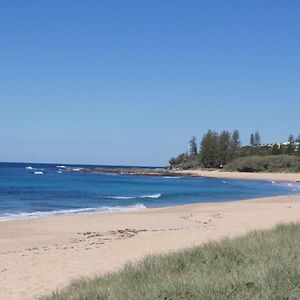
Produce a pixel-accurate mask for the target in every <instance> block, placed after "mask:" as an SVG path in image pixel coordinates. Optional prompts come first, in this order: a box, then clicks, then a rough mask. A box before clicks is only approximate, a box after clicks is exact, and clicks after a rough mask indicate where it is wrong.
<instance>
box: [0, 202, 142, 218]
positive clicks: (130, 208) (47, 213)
mask: <svg viewBox="0 0 300 300" xmlns="http://www.w3.org/2000/svg"><path fill="white" fill-rule="evenodd" d="M145 208H146V206H145V205H143V204H140V203H137V204H134V205H128V206H99V207H87V208H78V209H64V210H53V211H36V212H20V213H4V214H2V215H0V221H11V220H25V219H36V218H43V217H49V216H59V215H74V214H87V213H113V212H122V211H136V210H141V209H145Z"/></svg>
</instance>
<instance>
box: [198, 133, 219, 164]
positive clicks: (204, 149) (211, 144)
mask: <svg viewBox="0 0 300 300" xmlns="http://www.w3.org/2000/svg"><path fill="white" fill-rule="evenodd" d="M200 161H201V164H202V166H203V167H205V168H215V167H217V165H218V134H217V132H215V131H212V130H208V132H207V133H206V134H204V136H203V138H202V141H201V151H200Z"/></svg>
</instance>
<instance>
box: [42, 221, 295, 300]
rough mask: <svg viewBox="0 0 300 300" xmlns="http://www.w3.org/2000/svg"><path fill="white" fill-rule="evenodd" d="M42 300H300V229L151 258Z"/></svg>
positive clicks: (279, 228)
mask: <svg viewBox="0 0 300 300" xmlns="http://www.w3.org/2000/svg"><path fill="white" fill-rule="evenodd" d="M120 255H122V253H120ZM99 269H101V266H99ZM43 299H51V300H54V299H118V300H122V299H126V300H128V299H166V300H170V299H184V300H185V299H300V224H290V225H279V226H277V227H276V228H275V229H273V230H269V231H256V232H252V233H249V234H247V235H245V236H242V237H239V238H235V239H225V240H223V241H221V242H211V243H208V244H206V245H204V246H201V247H195V248H192V249H189V250H185V251H182V252H177V253H172V254H169V255H164V256H149V257H146V258H145V259H144V260H143V261H141V262H140V263H138V264H137V265H127V266H125V267H124V268H123V269H122V270H121V271H119V272H117V273H114V274H111V275H106V276H103V277H99V278H96V279H92V280H82V281H78V282H75V283H74V284H72V285H70V286H69V287H67V288H66V289H65V290H63V291H62V292H60V293H54V294H53V295H51V296H49V297H46V298H43Z"/></svg>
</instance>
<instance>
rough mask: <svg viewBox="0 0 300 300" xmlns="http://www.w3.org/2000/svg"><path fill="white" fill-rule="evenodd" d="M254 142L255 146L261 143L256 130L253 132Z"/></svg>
mask: <svg viewBox="0 0 300 300" xmlns="http://www.w3.org/2000/svg"><path fill="white" fill-rule="evenodd" d="M254 143H255V146H259V145H260V144H261V137H260V133H259V131H258V130H256V131H255V134H254Z"/></svg>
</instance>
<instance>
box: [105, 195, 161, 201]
mask: <svg viewBox="0 0 300 300" xmlns="http://www.w3.org/2000/svg"><path fill="white" fill-rule="evenodd" d="M160 197H161V194H159V193H157V194H150V195H142V196H105V198H109V199H118V200H128V199H138V198H151V199H157V198H160Z"/></svg>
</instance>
